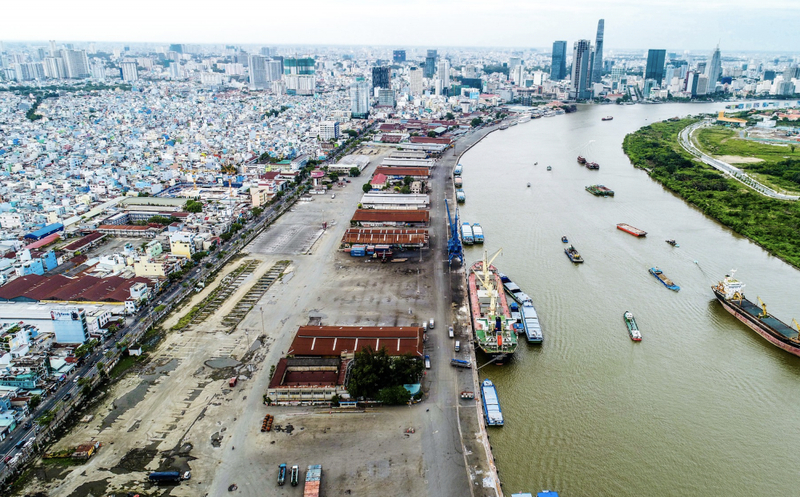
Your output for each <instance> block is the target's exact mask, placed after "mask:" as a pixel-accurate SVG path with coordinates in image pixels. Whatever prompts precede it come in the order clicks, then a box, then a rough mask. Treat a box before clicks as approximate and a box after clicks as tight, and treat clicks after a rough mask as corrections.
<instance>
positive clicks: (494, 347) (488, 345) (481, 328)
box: [468, 262, 517, 363]
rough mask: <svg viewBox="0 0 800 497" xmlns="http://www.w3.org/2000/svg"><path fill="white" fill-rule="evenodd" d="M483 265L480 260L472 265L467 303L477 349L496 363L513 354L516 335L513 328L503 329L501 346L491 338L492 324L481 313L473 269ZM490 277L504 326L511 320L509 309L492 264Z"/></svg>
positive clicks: (498, 277) (501, 285) (497, 274)
mask: <svg viewBox="0 0 800 497" xmlns="http://www.w3.org/2000/svg"><path fill="white" fill-rule="evenodd" d="M482 267H483V263H482V262H476V263H475V264H473V265H472V267H471V268H470V271H469V277H468V290H469V304H470V308H471V314H472V330H473V333H474V334H475V340H476V342H477V344H478V349H479V350H480V351H481V352H483V353H485V354H487V355H489V356H490V357H491V358H492V360H493V361H494V362H496V363H501V362H502V361H503V360H504V359H505V358H506V357H508V358H510V357H511V356H513V354H514V352H515V351H516V349H517V336H516V334H515V333H514V330H505V329H504V330H503V333H502V346H499V345H498V344H497V342H496V341H495V340H494V339H493V332H491V327H492V326H493V325H494V323H493V322H490V321H489V320H488V319H487V316H485V315H483V314H482V313H481V302H480V298H479V297H478V281H477V280H478V278H477V276H476V275H475V271H480V270H481V268H482ZM489 274H490V276H489V277H490V278H493V280H494V286H495V291H496V292H497V293H498V296H497V313H498V315H499V316H500V317H501V320H502V322H503V327H504V328H505V327H506V326H507V324H508V323H509V322H510V320H511V311H510V310H509V307H508V300H507V299H506V294H505V292H504V291H503V290H504V288H503V282H502V280H501V277H500V275H499V273H498V272H497V269H496V268H495V267H494V266H489Z"/></svg>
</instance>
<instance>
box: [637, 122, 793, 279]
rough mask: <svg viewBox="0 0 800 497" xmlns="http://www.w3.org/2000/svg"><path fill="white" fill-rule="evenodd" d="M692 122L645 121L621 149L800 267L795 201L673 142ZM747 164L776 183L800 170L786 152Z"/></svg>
mask: <svg viewBox="0 0 800 497" xmlns="http://www.w3.org/2000/svg"><path fill="white" fill-rule="evenodd" d="M695 122H697V119H682V120H677V121H665V122H660V123H654V124H651V125H649V126H645V127H643V128H641V129H639V130H638V131H636V132H635V133H631V134H629V135H627V136H626V137H625V140H624V141H623V144H622V148H623V150H624V151H625V153H626V154H627V155H628V157H629V158H630V160H631V162H632V163H633V165H634V166H635V167H638V168H642V169H645V170H646V171H648V174H649V175H650V177H651V178H653V179H655V180H657V181H659V182H660V183H661V184H663V185H664V186H665V187H666V188H668V189H669V190H670V191H672V192H674V193H675V194H677V195H678V196H680V197H681V198H683V199H684V200H686V201H687V202H689V203H690V204H692V205H694V206H695V207H697V208H698V209H700V210H701V211H703V213H704V214H706V215H707V216H710V217H712V218H714V219H716V220H717V221H719V222H720V223H722V224H723V225H725V226H727V227H729V228H731V229H732V230H733V231H735V232H737V233H739V234H740V235H743V236H746V237H747V238H749V239H751V240H753V241H754V242H756V243H758V244H759V245H760V246H762V247H763V248H764V249H766V250H767V251H768V252H769V253H771V254H773V255H775V256H777V257H779V258H781V259H783V260H784V261H786V262H788V263H789V264H792V265H793V266H795V267H800V202H789V201H785V200H777V199H772V198H769V197H765V196H763V195H761V194H759V193H756V192H755V191H753V190H751V189H750V188H748V187H746V186H744V185H743V184H741V183H739V182H738V181H736V180H734V179H731V178H728V177H726V176H725V175H723V174H721V173H720V172H718V171H717V170H716V169H714V168H712V167H710V166H707V165H706V164H703V163H701V162H699V161H694V160H693V159H692V156H691V155H689V154H688V153H687V152H685V151H684V150H683V149H682V148H681V147H680V145H679V144H678V133H680V131H681V130H682V129H683V128H685V127H686V126H689V125H690V124H693V123H695ZM735 146H737V147H739V146H740V144H736V145H735ZM785 152H786V153H785V154H784V155H789V156H791V155H794V154H793V153H790V151H789V149H788V148H786V149H785ZM714 153H724V152H722V151H719V152H716V151H715V152H714ZM732 155H741V153H738V154H732ZM781 157H783V156H781ZM784 161H786V163H785V164H784ZM748 166H749V167H750V168H753V166H761V167H763V169H760V171H759V172H761V171H763V173H762V174H765V175H766V176H768V177H769V179H770V180H771V181H775V182H776V183H778V180H780V182H781V183H779V184H783V183H782V182H784V181H790V180H788V179H787V176H785V175H786V174H789V176H788V177H792V174H793V173H788V171H790V170H794V169H797V170H798V171H797V172H800V160H798V159H797V158H791V157H790V158H789V159H783V158H781V159H780V160H777V159H776V160H775V161H774V162H773V161H769V162H764V163H758V164H749V165H748ZM798 179H800V178H798Z"/></svg>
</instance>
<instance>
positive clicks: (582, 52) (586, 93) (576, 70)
mask: <svg viewBox="0 0 800 497" xmlns="http://www.w3.org/2000/svg"><path fill="white" fill-rule="evenodd" d="M591 60H592V42H590V41H589V40H578V41H576V42H575V45H574V50H573V52H572V88H571V89H570V96H571V97H572V98H575V99H577V100H585V99H588V98H592V91H591V90H590V88H591V84H592V81H591V78H590V76H591V74H590V72H589V70H590V67H591Z"/></svg>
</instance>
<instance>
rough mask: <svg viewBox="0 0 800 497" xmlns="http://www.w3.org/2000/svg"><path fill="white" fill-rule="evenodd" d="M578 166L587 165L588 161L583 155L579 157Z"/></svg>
mask: <svg viewBox="0 0 800 497" xmlns="http://www.w3.org/2000/svg"><path fill="white" fill-rule="evenodd" d="M578 164H586V159H584V158H583V156H582V155H579V156H578Z"/></svg>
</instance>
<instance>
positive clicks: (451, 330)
mask: <svg viewBox="0 0 800 497" xmlns="http://www.w3.org/2000/svg"><path fill="white" fill-rule="evenodd" d="M447 335H448V336H449V337H450V338H453V337H454V336H455V333H454V332H453V327H452V326H449V327H448V328H447Z"/></svg>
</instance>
